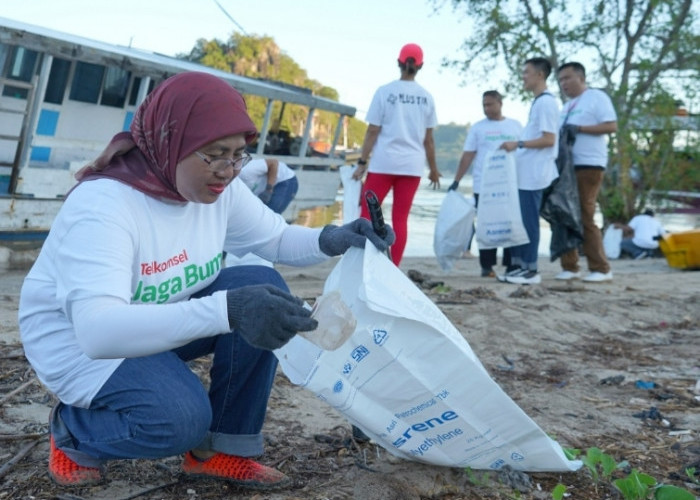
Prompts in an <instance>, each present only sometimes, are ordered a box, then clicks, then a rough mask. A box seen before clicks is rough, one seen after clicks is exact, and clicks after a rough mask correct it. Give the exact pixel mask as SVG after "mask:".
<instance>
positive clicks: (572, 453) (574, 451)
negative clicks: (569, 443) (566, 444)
mask: <svg viewBox="0 0 700 500" xmlns="http://www.w3.org/2000/svg"><path fill="white" fill-rule="evenodd" d="M562 450H563V451H564V455H565V456H566V458H568V459H569V460H576V459H577V458H578V456H579V455H580V454H581V450H579V449H578V448H562Z"/></svg>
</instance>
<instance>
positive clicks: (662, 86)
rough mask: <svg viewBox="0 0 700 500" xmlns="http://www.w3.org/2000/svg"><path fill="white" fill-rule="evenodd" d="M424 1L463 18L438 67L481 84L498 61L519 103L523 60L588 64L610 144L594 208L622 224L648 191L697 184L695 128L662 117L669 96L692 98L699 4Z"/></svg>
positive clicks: (697, 69) (656, 0)
mask: <svg viewBox="0 0 700 500" xmlns="http://www.w3.org/2000/svg"><path fill="white" fill-rule="evenodd" d="M431 2H432V3H433V5H434V6H435V8H436V9H440V8H443V6H444V5H445V4H446V3H447V4H448V5H451V6H452V9H453V10H454V11H455V12H459V13H463V14H464V16H465V17H466V19H467V23H468V24H469V27H470V28H471V29H470V30H469V31H468V32H469V33H470V35H469V36H468V38H467V39H466V40H465V42H464V44H463V50H464V54H463V57H461V58H460V59H456V60H451V61H446V62H445V63H444V64H445V65H446V66H450V67H453V68H456V69H458V70H459V71H461V72H462V73H464V74H469V75H470V78H478V77H479V76H482V75H483V76H484V78H485V79H486V80H487V81H488V80H489V79H490V78H491V75H492V74H493V72H494V69H496V68H497V67H499V66H501V65H505V66H506V68H507V69H508V77H507V81H506V82H503V83H499V86H505V88H506V91H507V92H508V93H513V92H515V93H520V95H521V96H522V97H523V99H524V100H529V99H531V96H529V95H527V94H526V93H525V92H524V91H523V89H522V82H521V79H520V74H521V65H522V63H523V61H525V60H526V59H528V58H530V57H533V56H544V57H546V58H548V59H549V60H550V62H551V63H552V66H553V67H554V68H556V67H558V66H559V65H560V64H561V63H563V62H567V61H580V62H582V63H584V64H585V65H587V66H588V68H587V82H588V84H589V85H590V86H592V87H601V88H603V89H604V90H605V91H607V93H608V94H609V95H610V96H611V98H612V100H613V103H614V105H615V109H616V111H617V115H618V133H617V134H616V135H615V136H613V138H612V139H613V140H611V141H610V147H611V153H612V154H611V155H610V165H609V167H610V169H611V173H612V174H613V175H611V176H609V178H608V179H606V186H605V189H604V190H603V192H602V193H601V198H600V201H601V205H602V208H603V212H604V215H606V216H610V217H612V218H613V219H617V220H623V221H627V220H629V218H630V217H631V216H632V215H634V214H635V213H636V212H637V211H638V210H639V208H641V206H643V205H644V204H646V203H648V201H649V199H648V196H649V193H650V192H651V191H652V190H668V189H682V190H689V191H693V190H698V189H700V181H699V180H698V176H700V173H698V171H700V169H697V168H692V167H691V165H692V164H693V162H694V163H695V165H697V161H698V157H699V156H700V147H699V145H698V135H699V134H698V132H697V131H696V132H691V133H688V132H687V131H686V132H682V131H680V130H678V126H679V120H678V119H675V118H673V116H672V115H673V114H674V112H675V110H676V108H677V107H678V104H679V103H678V101H677V100H678V99H682V100H684V101H685V106H686V107H687V108H688V109H695V110H697V109H698V105H699V104H700V103H699V100H698V97H699V96H700V94H698V87H697V82H698V79H699V77H700V35H698V30H697V25H698V20H699V17H700V16H699V15H698V14H699V12H700V11H698V9H694V8H693V1H692V0H638V1H633V2H632V1H626V0H625V1H623V0H610V1H602V0H596V1H592V2H564V1H561V0H520V1H517V2H515V1H510V2H505V1H503V0H451V2H445V1H444V0H431ZM591 61H592V62H591ZM552 80H555V76H553V77H552ZM494 84H496V82H491V85H494ZM562 97H564V96H563V95H562ZM680 121H682V120H680ZM686 121H692V123H694V125H693V124H692V123H691V127H695V130H697V127H698V125H699V124H700V120H699V119H698V116H697V115H695V117H692V116H691V117H688V119H687V120H686ZM681 125H682V124H681ZM679 149H682V150H683V153H682V154H679V153H678V152H679ZM606 177H607V176H606Z"/></svg>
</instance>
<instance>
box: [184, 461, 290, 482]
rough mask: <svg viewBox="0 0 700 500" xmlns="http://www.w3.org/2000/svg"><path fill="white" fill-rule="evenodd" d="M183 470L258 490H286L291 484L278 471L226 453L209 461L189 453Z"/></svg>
mask: <svg viewBox="0 0 700 500" xmlns="http://www.w3.org/2000/svg"><path fill="white" fill-rule="evenodd" d="M182 470H183V471H184V472H185V474H188V475H192V476H203V477H210V478H218V479H223V480H226V481H228V482H231V483H233V484H237V485H239V486H244V487H246V488H250V489H256V490H271V489H278V488H284V487H286V486H289V484H290V483H291V480H290V479H289V477H287V476H286V475H285V474H283V473H282V472H280V471H278V470H276V469H273V468H271V467H267V466H265V465H262V464H259V463H258V462H256V461H255V460H251V459H250V458H244V457H237V456H234V455H225V454H224V453H217V454H216V455H214V456H213V457H211V458H209V459H207V460H199V459H198V458H197V457H195V456H194V455H193V454H192V453H191V452H189V451H188V452H187V453H185V460H184V462H183V463H182Z"/></svg>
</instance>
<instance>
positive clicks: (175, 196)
mask: <svg viewBox="0 0 700 500" xmlns="http://www.w3.org/2000/svg"><path fill="white" fill-rule="evenodd" d="M256 132H257V130H256V128H255V125H254V124H253V122H252V121H251V119H250V117H249V116H248V113H247V110H246V104H245V101H244V100H243V97H242V96H241V94H239V93H238V91H236V90H235V89H234V88H233V87H231V86H230V85H229V84H227V83H226V82H224V81H223V80H221V79H220V78H217V77H215V76H213V75H210V74H208V73H199V72H187V73H179V74H177V75H175V76H173V77H170V78H168V79H167V80H165V81H164V82H163V83H161V84H160V85H159V86H158V87H157V88H156V89H154V90H153V92H151V93H150V94H149V95H148V97H146V99H145V100H144V101H143V103H142V104H141V105H140V106H139V108H138V110H137V111H136V114H135V115H134V119H133V121H132V122H131V128H130V132H121V133H119V134H117V135H115V136H114V137H113V138H112V140H111V141H110V143H109V145H108V146H107V147H106V148H105V150H104V151H103V152H102V153H101V154H100V156H98V157H97V159H95V161H93V162H92V163H90V164H89V165H86V166H85V167H83V168H82V169H81V170H79V171H78V172H77V173H76V178H77V179H78V181H80V182H83V181H87V180H93V179H99V178H103V177H107V178H110V179H117V180H119V181H121V182H123V183H125V184H128V185H130V186H133V187H134V188H135V189H138V190H139V191H141V192H143V193H146V194H148V195H150V196H153V197H156V198H165V199H169V200H175V201H187V200H185V198H183V197H182V196H181V195H180V193H178V192H177V188H176V187H175V169H176V167H177V164H178V163H179V162H180V160H182V159H183V158H185V157H186V156H189V155H191V154H192V153H194V152H195V151H196V150H197V149H199V148H201V147H202V146H204V145H206V144H209V143H210V142H213V141H215V140H217V139H220V138H222V137H227V136H230V135H236V134H245V137H246V142H250V141H252V140H253V139H254V138H255V134H256Z"/></svg>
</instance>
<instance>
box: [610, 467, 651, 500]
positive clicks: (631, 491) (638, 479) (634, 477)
mask: <svg viewBox="0 0 700 500" xmlns="http://www.w3.org/2000/svg"><path fill="white" fill-rule="evenodd" d="M613 485H614V486H615V488H616V489H617V490H618V491H619V492H620V493H622V496H623V498H625V500H636V499H645V498H648V493H649V491H650V489H651V488H652V487H653V486H655V485H656V479H654V478H653V477H651V476H649V475H647V474H642V473H641V472H639V471H637V470H636V469H633V470H632V472H630V474H629V476H627V477H625V478H623V479H616V480H615V481H613Z"/></svg>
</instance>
